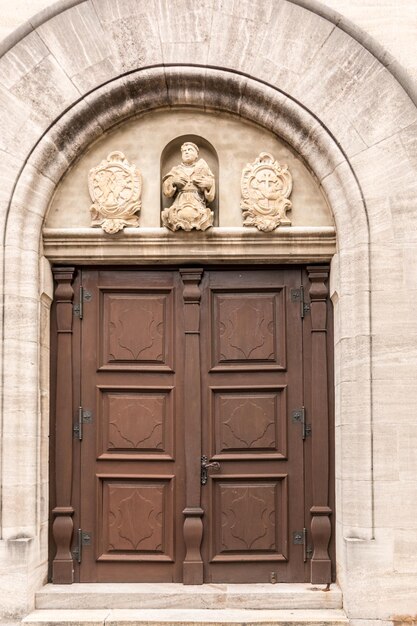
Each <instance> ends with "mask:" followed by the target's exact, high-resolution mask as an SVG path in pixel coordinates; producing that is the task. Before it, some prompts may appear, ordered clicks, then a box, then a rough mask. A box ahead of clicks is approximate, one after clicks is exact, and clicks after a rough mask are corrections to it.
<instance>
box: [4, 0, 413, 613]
mask: <svg viewBox="0 0 417 626" xmlns="http://www.w3.org/2000/svg"><path fill="white" fill-rule="evenodd" d="M138 4H139V3H138ZM263 6H264V7H266V9H264V10H265V11H266V13H265V14H262V13H261V19H260V21H258V22H257V23H256V24H254V23H253V20H251V19H250V18H249V17H248V13H247V10H246V5H241V7H240V8H239V9H236V11H237V15H234V16H233V15H232V16H231V15H229V14H227V13H226V14H225V16H224V17H225V24H224V26H223V27H222V29H221V31H220V33H219V37H218V38H217V39H216V44H215V46H214V48H212V49H211V51H210V50H209V51H208V53H207V54H206V52H207V50H206V49H205V46H206V44H205V40H200V39H199V36H198V33H193V32H191V35H190V40H189V42H188V43H187V44H186V45H185V46H182V45H180V44H179V43H178V42H176V41H174V39H175V37H174V34H175V33H173V32H172V30H171V31H168V32H169V33H170V34H169V36H167V38H168V40H162V39H161V50H160V51H159V52H158V51H155V50H150V51H149V50H148V51H146V54H145V57H146V58H142V57H141V56H140V53H141V50H140V49H136V52H137V54H136V56H135V55H133V56H134V57H135V58H133V57H132V56H129V54H128V52H127V50H126V49H120V46H122V43H121V41H120V39H118V36H119V34H120V28H121V25H120V24H118V22H120V21H123V20H124V19H126V16H124V17H123V20H122V18H120V19H116V18H115V19H111V17H112V16H111V15H110V14H109V13H107V14H106V11H108V10H109V9H108V8H106V7H108V5H106V4H105V3H104V2H103V3H100V2H98V3H96V6H95V9H97V12H95V11H94V10H93V6H92V4H91V3H90V2H84V3H82V5H79V6H72V7H70V8H69V9H68V10H66V11H64V12H62V13H60V14H59V15H56V16H54V17H52V18H51V19H50V20H49V21H45V22H43V23H42V24H39V25H38V26H37V27H36V29H35V30H34V31H33V32H30V33H28V34H27V35H26V37H25V38H24V39H23V40H22V41H20V42H18V43H16V48H15V49H14V50H13V51H10V53H9V55H6V57H5V59H6V60H5V66H3V85H5V84H8V85H9V86H8V87H4V93H3V96H4V109H5V111H6V113H8V115H9V119H10V120H16V119H17V122H16V121H11V122H10V127H9V128H8V129H7V132H6V134H5V139H4V144H3V151H4V152H5V153H7V156H8V159H7V167H8V168H9V169H8V172H9V173H10V175H9V179H10V180H12V184H11V185H10V186H9V187H8V188H6V189H5V198H4V202H5V205H7V207H8V211H7V218H6V220H5V226H4V228H3V232H4V273H3V276H4V290H3V294H4V305H5V306H4V311H5V316H4V320H3V329H4V350H5V352H4V354H5V355H6V356H7V355H9V356H10V355H11V354H13V355H14V357H17V358H14V359H13V360H11V359H9V361H8V364H7V367H4V368H3V372H2V378H3V388H4V390H5V393H4V397H3V411H4V415H7V417H8V420H7V421H6V420H5V419H3V468H8V467H9V468H11V469H10V470H7V471H5V469H3V476H2V484H3V492H2V494H3V518H2V529H3V534H2V537H3V539H4V540H5V544H4V546H5V547H4V550H5V555H6V556H5V558H6V559H7V558H9V557H10V552H8V550H9V551H10V549H11V548H10V547H7V546H10V545H12V544H13V542H15V541H16V540H20V539H25V540H27V542H26V544H25V549H24V550H23V551H22V553H21V560H20V561H19V562H20V563H21V564H22V568H24V567H26V565H25V564H27V563H28V562H29V561H30V562H37V563H38V564H39V563H42V561H43V560H44V555H45V540H44V539H42V538H41V539H39V537H40V531H39V529H40V527H41V526H42V523H43V521H44V520H43V519H42V517H41V512H40V509H39V504H37V503H36V502H37V494H38V490H39V485H40V484H41V482H42V477H45V467H43V468H42V467H41V454H40V447H41V445H44V443H43V444H42V440H43V438H44V433H43V432H42V431H41V423H40V422H39V421H38V419H37V416H38V415H39V411H40V401H41V399H42V392H43V391H45V392H46V390H42V387H41V394H40V396H39V394H38V393H37V389H38V386H39V385H38V383H39V367H38V363H39V354H40V351H41V350H42V346H41V347H39V345H38V341H39V323H40V320H42V319H44V318H42V317H40V315H39V311H40V307H41V308H42V306H45V307H46V306H47V302H48V298H50V295H51V292H50V285H49V275H48V268H47V266H46V265H45V262H44V261H41V264H39V252H40V250H41V247H40V246H41V243H40V242H41V227H42V221H43V218H44V215H45V211H46V208H47V206H48V202H49V200H50V198H51V196H52V194H53V191H54V189H55V186H56V183H57V182H58V180H59V179H60V177H61V176H62V174H63V172H64V171H65V170H66V169H67V168H68V167H69V166H70V165H71V163H72V162H73V160H74V159H75V158H77V156H78V154H79V153H80V152H81V151H82V150H83V149H84V148H85V147H86V146H87V145H88V144H90V143H91V142H92V141H94V140H95V139H96V138H98V137H99V136H101V135H102V133H103V132H106V131H107V130H109V129H110V128H111V127H112V126H113V125H114V124H116V123H120V122H121V121H123V120H125V119H128V118H129V117H130V116H132V115H134V114H137V113H138V112H139V110H152V109H154V108H159V107H161V106H178V105H179V106H200V107H201V106H202V105H203V106H204V107H205V108H207V109H217V110H225V111H229V112H232V113H234V114H237V115H241V116H242V117H244V118H246V119H249V120H251V121H253V122H255V123H257V124H260V125H262V126H264V127H265V128H268V129H270V130H271V131H272V132H275V133H277V134H279V136H281V137H282V138H283V139H285V140H286V141H287V142H288V143H289V144H290V145H291V146H292V147H293V148H294V149H295V150H297V151H298V153H299V154H300V155H301V156H302V157H303V158H304V160H305V161H306V162H307V164H308V165H309V167H310V169H311V170H312V171H313V173H314V175H315V176H316V178H317V179H318V181H319V182H320V185H321V186H322V187H323V190H324V192H325V194H326V196H327V198H328V200H329V203H330V205H331V207H332V211H333V213H334V216H335V221H336V227H337V232H338V252H337V255H336V257H335V258H334V261H333V272H332V280H333V291H334V292H337V297H335V298H334V301H336V300H337V303H338V306H337V311H336V317H339V318H340V321H339V324H338V330H337V333H336V342H337V350H336V385H337V386H338V385H339V383H340V385H341V386H343V384H345V390H342V389H341V388H339V391H337V393H336V407H337V412H338V415H339V416H340V420H341V423H340V424H339V425H341V424H343V423H345V422H346V420H347V422H346V423H349V420H350V419H352V421H353V423H354V424H356V427H358V428H357V432H356V437H357V439H356V440H355V441H356V443H355V441H353V440H352V438H351V439H349V438H346V437H345V438H342V437H341V440H340V445H339V447H338V456H339V461H338V462H339V463H340V465H338V468H339V470H340V472H341V473H342V475H343V476H344V477H345V478H346V485H345V486H343V485H342V484H340V488H341V490H340V491H339V498H338V503H339V507H341V508H340V509H339V510H340V512H341V515H340V525H339V527H340V532H339V533H338V537H339V539H338V541H339V546H340V548H341V551H340V554H341V559H340V578H341V580H342V579H343V577H344V572H345V569H346V567H347V566H346V559H345V553H346V550H353V551H355V550H357V548H356V547H355V545H356V544H355V545H354V546H353V547H350V544H349V541H350V540H354V541H355V542H359V543H360V542H364V543H365V544H366V545H368V542H369V540H373V539H374V538H375V496H374V495H373V485H374V480H373V478H374V477H373V456H372V444H373V437H374V432H373V429H374V425H373V417H372V410H373V407H372V396H373V394H375V393H376V391H375V389H374V388H373V386H372V375H373V374H372V368H373V364H372V361H371V348H372V342H374V344H375V337H374V331H373V329H372V328H371V323H372V315H371V313H372V309H373V307H374V304H373V302H372V301H371V299H370V294H371V293H372V291H373V290H375V286H378V285H379V282H378V281H380V280H382V279H383V276H384V269H385V267H384V260H385V259H386V254H387V253H388V256H390V255H392V258H394V256H395V255H397V256H398V254H399V253H400V251H401V249H402V247H403V243H404V241H406V243H410V244H411V243H412V242H414V241H415V237H414V235H413V230H412V226H413V225H414V224H415V215H413V214H412V213H411V212H408V211H407V207H408V205H409V203H410V202H411V199H412V197H413V193H415V182H414V181H415V167H416V165H415V161H413V143H412V142H413V132H415V128H416V125H417V113H416V109H415V106H414V104H413V103H412V102H411V101H410V99H409V98H408V96H407V95H406V93H405V92H404V90H403V89H402V87H401V86H400V85H399V83H398V82H396V81H395V79H394V78H393V76H392V75H391V74H390V73H389V72H388V71H387V70H386V69H385V68H384V67H383V66H382V65H381V64H380V63H379V62H378V61H377V60H376V59H375V57H374V56H373V55H372V54H371V53H370V52H369V51H368V50H366V49H365V48H363V47H362V46H361V45H360V44H359V43H358V42H357V41H356V40H353V39H352V38H351V37H349V36H348V35H347V34H346V33H345V32H343V31H341V30H340V29H338V28H337V27H335V26H334V25H329V24H328V23H327V22H326V20H323V19H322V18H321V17H318V16H316V15H314V14H313V13H311V12H307V11H305V10H304V9H302V8H300V7H296V5H295V4H293V3H291V2H281V3H279V12H280V17H281V18H282V17H285V19H286V22H285V23H286V27H287V28H288V29H289V30H291V29H296V32H299V37H300V40H301V41H302V42H304V41H307V40H308V36H307V35H306V33H311V35H312V39H310V40H309V42H310V43H309V45H311V46H313V47H314V55H313V56H311V55H310V56H309V57H308V61H309V63H310V65H308V63H306V62H305V56H306V55H305V51H306V48H305V47H304V48H303V51H304V53H303V51H300V53H299V54H293V55H292V57H291V58H289V57H288V55H287V56H286V53H285V47H286V44H287V43H288V42H287V37H286V32H285V29H283V28H280V29H279V28H278V21H277V18H276V17H275V16H274V14H273V3H267V4H264V5H263ZM140 7H141V10H142V13H138V14H135V15H133V16H131V17H132V19H133V18H134V19H133V22H134V21H135V20H136V22H137V21H138V20H139V19H140V20H141V21H142V22H143V23H144V24H147V26H146V28H147V27H149V28H151V26H150V25H149V22H148V21H147V18H148V17H149V15H147V11H148V10H149V9H148V8H146V7H145V6H144V5H142V4H140ZM258 8H259V7H258ZM180 9H181V7H180V3H179V6H178V7H177V6H175V7H174V8H173V9H172V11H173V15H174V17H175V19H176V20H177V22H176V26H177V27H179V25H180V23H181V19H185V20H186V19H187V17H186V16H184V14H182V13H181V10H180ZM262 16H263V17H262ZM229 18H234V19H233V20H231V19H229ZM155 19H156V21H157V22H158V20H159V22H158V23H160V24H165V25H166V16H164V15H162V14H161V15H160V16H157V17H156V18H155ZM268 19H269V21H268ZM164 20H165V21H164ZM232 21H237V22H238V26H237V27H233V28H235V37H237V39H239V37H240V36H241V35H242V32H243V30H245V29H248V33H249V44H250V45H248V46H247V47H246V49H245V50H244V51H243V53H242V55H241V56H240V57H238V56H237V55H236V54H234V53H233V51H234V48H233V46H232V48H231V52H232V53H231V54H228V52H230V33H229V32H228V30H227V29H228V27H230V25H231V23H232ZM142 22H141V23H142ZM325 22H326V23H325ZM86 23H88V25H89V27H90V30H88V29H87V30H86V28H85V24H86ZM219 24H220V22H219ZM118 28H119V30H118ZM236 28H237V31H236ZM299 28H300V29H301V30H300V31H298V29H299ZM303 28H304V33H303V34H302V29H303ZM63 29H65V30H66V32H67V33H69V37H68V39H69V40H70V41H71V38H72V37H73V36H74V34H75V35H76V36H77V37H78V39H79V40H81V41H82V42H83V43H84V44H85V46H84V50H89V51H90V57H91V58H89V59H86V58H85V57H83V58H82V59H81V60H80V59H78V60H77V59H75V60H71V59H70V56H69V50H68V49H67V50H66V49H65V46H66V45H70V43H68V41H67V42H64V41H63V40H62V37H61V35H62V32H63ZM239 29H240V30H239ZM274 29H275V30H274ZM276 32H277V33H278V34H279V36H278V37H276V38H275V39H274V41H276V46H275V47H274V52H273V53H272V57H273V58H267V56H266V54H267V53H266V50H267V48H266V47H265V48H263V47H262V45H263V44H262V42H265V41H268V37H272V36H273V35H274V33H276ZM103 33H107V35H109V34H110V35H111V38H112V39H111V42H112V43H111V44H108V43H107V39H106V38H104V40H103ZM259 33H262V37H261V38H260V39H259V37H260V35H259ZM145 34H146V33H145ZM200 34H201V33H200ZM292 34H293V35H294V33H292ZM110 35H109V37H110ZM257 37H258V39H259V41H258V39H257ZM144 38H145V39H146V37H144ZM169 39H171V40H172V41H169ZM261 39H262V42H261ZM91 41H100V42H102V43H100V44H97V46H98V47H97V49H94V45H93V44H92V43H91ZM103 41H104V43H103ZM40 42H42V44H43V47H42V45H41V43H40ZM45 42H46V43H47V50H48V52H45V50H44V47H45ZM257 44H259V45H260V46H261V47H260V48H258V49H259V50H260V51H261V52H260V57H261V58H262V59H263V61H267V63H266V62H265V63H264V65H263V66H261V64H260V63H258V64H257V61H256V59H254V57H253V50H252V52H251V46H252V49H253V47H254V46H256V45H257ZM118 45H119V48H118V47H117V46H118ZM138 45H139V44H138ZM265 45H266V44H265ZM91 46H92V48H91ZM106 46H108V47H106ZM305 46H307V44H305ZM28 49H29V50H31V52H32V53H33V55H34V56H33V59H34V58H35V57H36V54H38V63H36V64H33V62H32V60H30V61H25V64H26V65H25V67H26V69H27V72H26V74H25V77H24V81H23V82H21V81H22V80H23V76H21V77H20V79H19V80H18V81H17V83H16V82H13V80H14V79H13V77H12V76H11V71H12V69H13V67H14V62H15V61H14V59H15V58H24V57H25V54H26V52H27V50H28ZM94 50H95V51H94ZM329 50H331V51H333V52H334V55H335V56H334V60H332V62H330V60H329V59H330V58H331V55H329ZM262 51H263V52H262ZM293 52H294V51H293ZM106 53H108V54H107V56H106ZM192 53H193V58H194V59H195V62H196V63H198V62H201V61H202V60H204V61H205V63H204V65H201V66H197V65H195V66H192V67H191V66H187V65H185V64H186V63H187V61H188V60H189V57H190V55H191V54H192ZM42 54H45V55H46V56H42ZM146 55H147V56H146ZM158 55H159V56H158ZM39 57H41V60H40V61H39ZM346 58H347V59H348V62H345V59H346ZM87 61H88V62H87ZM285 64H287V65H285ZM29 66H30V67H29ZM42 66H47V68H48V69H49V70H50V72H51V75H52V76H53V77H55V78H56V79H57V80H58V88H56V89H55V90H54V91H53V97H52V104H51V106H50V107H48V106H47V104H46V103H45V101H44V100H43V99H42V98H43V96H42V94H40V95H39V99H38V104H39V106H38V107H36V106H31V104H30V103H31V101H32V99H33V95H32V94H33V93H34V92H36V89H39V72H40V71H41V70H42V69H45V67H42ZM138 66H142V67H143V69H138ZM210 66H211V67H210ZM295 76H297V77H301V78H299V79H298V80H295V79H294V77H295ZM319 78H320V80H318V79H319ZM48 80H49V79H48ZM48 80H47V81H46V83H47V84H46V86H45V89H46V91H48V88H50V84H49V83H48ZM373 81H378V85H379V86H380V87H379V93H382V96H381V97H380V98H379V100H378V101H377V102H373V101H372V89H373V86H374V85H375V83H374V82H373ZM326 90H327V91H326ZM202 93H204V100H203V102H202V96H201V94H202ZM80 94H81V95H80ZM346 99H347V100H349V99H350V100H352V99H354V101H355V103H356V106H355V107H352V110H351V111H350V110H349V109H348V108H347V107H346V105H345V100H346ZM370 100H371V104H370ZM32 105H33V102H32ZM28 113H29V118H28V119H29V123H28V122H27V116H28ZM13 116H14V117H13ZM31 116H32V117H31ZM22 129H23V139H22V142H21V143H20V145H18V146H16V145H15V141H16V137H17V136H18V134H19V133H22ZM25 131H27V133H26V134H25ZM384 158H386V159H389V162H390V173H391V178H390V180H389V182H388V181H387V179H386V167H384V162H383V160H384ZM388 194H389V201H388V198H387V197H388ZM394 198H395V199H397V201H398V203H399V204H398V205H397V206H393V204H392V203H393V201H394V200H393V199H394ZM413 220H414V221H413ZM40 274H43V275H44V280H43V287H42V288H41V291H42V292H43V293H44V295H43V300H42V299H41V304H40V300H39V282H40V279H39V277H40ZM42 302H43V304H42ZM379 332H382V331H381V330H380V331H379ZM377 348H378V349H379V350H381V346H380V345H378V338H377ZM381 354H382V352H381V351H380V352H378V358H380V355H381ZM3 363H4V361H3ZM22 372H24V376H25V379H26V382H27V385H26V386H25V392H24V394H23V395H22V387H21V384H20V380H21V375H22ZM353 388H355V395H354V396H352V395H350V396H349V393H351V391H352V389H353ZM352 398H353V403H352ZM18 402H19V404H18ZM16 407H18V408H16ZM359 411H360V415H359ZM11 416H14V418H15V419H14V420H13V419H11ZM35 416H36V418H35ZM359 422H360V423H359ZM22 434H24V435H25V446H24V457H25V461H26V462H25V463H24V464H23V463H22V464H16V463H14V462H13V461H14V458H15V456H16V445H17V444H16V442H19V440H20V441H21V437H22ZM346 441H349V445H353V446H354V450H355V454H356V455H357V457H359V458H360V460H361V463H362V467H361V473H360V476H359V478H358V477H357V476H356V474H355V472H354V468H353V466H352V462H351V464H349V462H347V463H346V464H345V465H343V463H344V459H343V445H346V444H345V442H346ZM22 454H23V451H22ZM342 487H343V489H342ZM16 489H19V498H20V501H21V503H22V507H21V508H20V510H19V512H17V511H16V508H15V505H14V503H15V501H16V500H15V497H16V493H15V491H16ZM347 492H349V493H348V496H349V498H350V499H352V494H353V496H354V497H355V498H357V500H358V502H360V503H366V506H364V507H363V510H361V511H357V512H356V513H357V514H356V515H351V516H349V515H348V514H346V515H345V514H344V505H345V504H346V502H348V501H349V500H345V493H347ZM368 505H369V506H368ZM346 506H348V505H346ZM345 508H346V507H345ZM345 539H346V540H348V541H347V544H346V545H347V547H346V546H343V541H344V540H345ZM42 542H43V543H42ZM13 545H14V544H13ZM22 545H23V544H22ZM370 550H372V547H371V548H370ZM38 570H39V572H40V573H39V581H41V580H42V579H43V577H44V572H45V570H44V569H42V568H38ZM31 584H33V583H31ZM34 584H35V585H36V584H37V583H36V582H35V583H34ZM346 591H347V592H348V587H346ZM22 593H23V594H26V595H25V599H24V600H21V602H20V607H22V606H23V605H24V603H25V602H26V605H27V606H30V603H31V600H30V598H31V597H32V596H31V592H30V585H29V583H28V584H27V586H26V587H25V590H24V591H22ZM11 606H16V602H15V604H14V605H13V601H11ZM13 610H14V609H13ZM17 610H21V608H20V609H17Z"/></svg>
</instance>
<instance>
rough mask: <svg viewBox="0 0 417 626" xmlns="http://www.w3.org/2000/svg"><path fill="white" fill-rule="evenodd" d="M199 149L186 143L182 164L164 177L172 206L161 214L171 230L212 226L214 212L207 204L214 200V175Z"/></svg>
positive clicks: (165, 191) (182, 151) (200, 228)
mask: <svg viewBox="0 0 417 626" xmlns="http://www.w3.org/2000/svg"><path fill="white" fill-rule="evenodd" d="M198 152H199V150H198V146H196V144H195V143H192V142H191V141H186V142H185V143H183V144H182V146H181V154H182V163H180V164H179V165H176V166H175V167H173V168H172V169H171V170H170V171H169V172H168V174H165V176H164V177H163V182H162V191H163V193H164V195H165V196H167V197H168V198H172V197H174V202H173V203H172V205H171V206H170V207H169V208H167V209H164V210H163V211H162V223H163V225H164V226H166V227H167V228H170V229H171V230H174V231H175V230H178V229H179V228H182V229H183V230H187V231H190V230H192V229H193V228H195V229H196V230H206V229H207V228H210V226H213V218H214V213H213V211H212V210H211V209H209V208H208V206H207V204H208V203H210V202H213V200H214V198H215V193H216V190H215V181H214V175H213V174H212V172H211V171H210V168H209V166H208V165H207V163H206V161H205V160H204V159H199V158H198Z"/></svg>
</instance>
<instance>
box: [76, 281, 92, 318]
mask: <svg viewBox="0 0 417 626" xmlns="http://www.w3.org/2000/svg"><path fill="white" fill-rule="evenodd" d="M92 298H93V296H92V295H91V293H90V292H89V291H87V289H84V287H83V286H82V285H80V290H79V298H78V299H79V301H78V303H77V304H74V305H73V307H72V310H73V313H74V315H76V316H77V317H79V318H80V320H82V319H83V315H84V302H90V301H91V300H92Z"/></svg>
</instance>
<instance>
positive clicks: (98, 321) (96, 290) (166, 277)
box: [79, 270, 184, 582]
mask: <svg viewBox="0 0 417 626" xmlns="http://www.w3.org/2000/svg"><path fill="white" fill-rule="evenodd" d="M179 284H180V280H179V276H178V273H177V272H170V271H166V272H164V271H161V272H146V271H141V272H137V271H92V270H91V271H90V270H88V271H84V272H83V286H84V293H86V292H87V294H88V295H87V297H88V300H89V301H88V304H86V305H85V306H84V310H83V321H82V325H81V328H82V331H81V332H82V340H81V343H82V349H81V358H82V365H81V382H80V386H81V394H80V395H81V404H82V407H83V410H84V412H86V411H87V412H88V411H90V412H91V414H92V418H91V419H92V423H91V424H90V423H85V424H84V426H83V441H82V444H81V515H80V523H81V527H82V529H83V530H84V531H87V532H90V533H91V536H92V540H91V545H89V546H84V548H83V555H82V562H81V565H80V571H79V580H80V581H81V582H82V581H98V582H104V581H122V582H128V581H139V582H143V581H180V580H181V576H182V571H181V565H182V563H181V561H182V550H183V548H182V545H183V541H182V527H181V524H179V523H178V522H176V520H179V519H181V517H182V509H183V508H184V503H183V495H182V485H183V482H184V468H183V464H182V449H183V443H182V434H181V430H180V429H179V428H177V420H178V419H180V418H181V410H180V408H179V403H180V402H181V397H180V396H181V389H180V386H179V384H178V374H177V370H176V368H177V365H178V364H179V365H180V366H181V365H182V342H181V340H180V339H181V316H179V317H178V319H176V315H177V310H178V309H180V308H181V305H180V306H178V298H179V296H180V295H181V289H179V288H178V287H179ZM87 415H88V413H87ZM87 419H88V417H87ZM180 435H181V436H180Z"/></svg>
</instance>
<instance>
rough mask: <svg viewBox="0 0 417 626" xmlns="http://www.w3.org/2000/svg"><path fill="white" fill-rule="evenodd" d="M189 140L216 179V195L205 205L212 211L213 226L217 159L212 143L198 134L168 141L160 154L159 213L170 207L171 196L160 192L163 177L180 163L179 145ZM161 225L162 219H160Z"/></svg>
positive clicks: (216, 209) (216, 205)
mask: <svg viewBox="0 0 417 626" xmlns="http://www.w3.org/2000/svg"><path fill="white" fill-rule="evenodd" d="M187 141H190V142H192V143H195V144H196V145H197V146H198V148H199V155H198V157H199V158H200V159H204V160H205V161H206V163H207V165H208V166H209V168H210V170H211V171H212V173H213V175H214V178H215V181H216V195H215V198H214V200H213V201H212V202H210V203H207V206H208V207H209V208H210V209H211V210H212V211H213V212H214V224H213V225H214V226H218V225H219V159H218V156H217V152H216V150H215V149H214V147H213V146H212V144H211V143H210V142H209V141H207V139H204V137H201V136H200V135H193V134H187V135H181V136H179V137H176V138H175V139H173V140H172V141H170V142H169V143H168V144H167V145H166V146H165V148H164V149H163V151H162V154H161V170H160V189H161V214H162V211H163V210H164V209H166V208H168V207H170V206H171V205H172V203H173V198H168V197H166V196H165V195H164V194H163V193H162V182H163V177H164V176H165V175H166V174H167V173H168V172H169V171H170V170H171V169H172V168H173V167H174V166H176V165H179V164H180V163H181V146H182V144H183V143H186V142H187ZM161 225H162V221H161Z"/></svg>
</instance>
